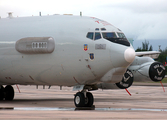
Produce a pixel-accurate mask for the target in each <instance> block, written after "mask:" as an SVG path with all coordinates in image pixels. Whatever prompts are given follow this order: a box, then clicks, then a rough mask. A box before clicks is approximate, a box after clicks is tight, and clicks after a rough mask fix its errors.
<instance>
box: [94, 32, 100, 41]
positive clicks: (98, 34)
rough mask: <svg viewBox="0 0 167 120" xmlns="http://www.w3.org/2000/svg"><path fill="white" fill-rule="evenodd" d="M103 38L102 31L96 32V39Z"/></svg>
mask: <svg viewBox="0 0 167 120" xmlns="http://www.w3.org/2000/svg"><path fill="white" fill-rule="evenodd" d="M98 39H101V34H100V32H95V40H98Z"/></svg>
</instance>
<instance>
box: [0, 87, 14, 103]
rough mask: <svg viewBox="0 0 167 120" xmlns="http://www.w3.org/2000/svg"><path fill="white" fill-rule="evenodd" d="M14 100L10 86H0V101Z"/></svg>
mask: <svg viewBox="0 0 167 120" xmlns="http://www.w3.org/2000/svg"><path fill="white" fill-rule="evenodd" d="M13 98H14V89H13V87H12V86H11V85H7V86H6V87H5V88H4V87H3V86H2V85H1V86H0V100H3V99H5V100H13Z"/></svg>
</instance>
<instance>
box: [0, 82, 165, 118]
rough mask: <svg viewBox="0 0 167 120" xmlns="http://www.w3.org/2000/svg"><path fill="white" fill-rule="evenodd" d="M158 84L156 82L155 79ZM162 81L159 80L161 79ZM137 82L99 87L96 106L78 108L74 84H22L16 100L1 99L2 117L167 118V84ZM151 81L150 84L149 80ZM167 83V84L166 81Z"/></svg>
mask: <svg viewBox="0 0 167 120" xmlns="http://www.w3.org/2000/svg"><path fill="white" fill-rule="evenodd" d="M156 84H157V83H156ZM159 84H160V83H159ZM159 84H157V85H152V84H151V85H149V86H146V85H143V84H142V86H141V85H140V84H139V83H135V84H134V85H133V86H132V87H130V88H129V89H128V90H129V92H130V93H131V96H130V95H129V94H128V93H127V92H126V91H125V90H97V91H92V93H93V95H94V99H95V102H94V105H95V108H92V109H91V110H90V109H79V110H78V109H77V110H76V108H75V106H74V102H73V98H74V94H75V93H76V92H75V91H72V88H68V87H63V89H62V90H60V89H59V87H56V86H53V87H51V89H47V88H48V86H46V87H45V88H46V89H43V87H42V86H39V87H38V89H36V86H20V85H19V88H20V91H21V93H19V91H18V90H17V87H16V86H14V89H15V99H14V100H13V101H0V120H3V119H5V120H10V119H12V120H18V119H40V120H51V119H54V120H55V119H56V120H101V119H103V120H111V119H121V120H122V119H125V120H127V119H128V120H129V119H132V120H134V119H146V120H147V119H157V120H159V119H164V120H166V119H167V87H164V89H165V90H166V92H164V91H163V88H162V87H161V84H160V85H159ZM147 85H148V84H147ZM165 86H166V85H165Z"/></svg>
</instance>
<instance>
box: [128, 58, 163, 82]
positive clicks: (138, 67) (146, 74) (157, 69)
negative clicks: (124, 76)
mask: <svg viewBox="0 0 167 120" xmlns="http://www.w3.org/2000/svg"><path fill="white" fill-rule="evenodd" d="M140 59H141V58H140ZM142 59H148V58H145V57H143V58H142ZM128 69H130V70H131V71H132V73H133V75H134V81H148V80H152V81H154V82H158V81H161V80H162V79H163V78H164V77H165V67H164V66H163V64H162V63H160V62H155V61H150V60H149V61H147V62H145V63H142V64H137V63H136V64H132V65H131V66H130V67H129V68H128Z"/></svg>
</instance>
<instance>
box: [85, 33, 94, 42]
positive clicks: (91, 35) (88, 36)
mask: <svg viewBox="0 0 167 120" xmlns="http://www.w3.org/2000/svg"><path fill="white" fill-rule="evenodd" d="M93 35H94V33H93V32H88V34H87V36H86V37H87V38H89V39H92V40H93Z"/></svg>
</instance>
